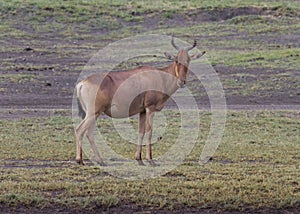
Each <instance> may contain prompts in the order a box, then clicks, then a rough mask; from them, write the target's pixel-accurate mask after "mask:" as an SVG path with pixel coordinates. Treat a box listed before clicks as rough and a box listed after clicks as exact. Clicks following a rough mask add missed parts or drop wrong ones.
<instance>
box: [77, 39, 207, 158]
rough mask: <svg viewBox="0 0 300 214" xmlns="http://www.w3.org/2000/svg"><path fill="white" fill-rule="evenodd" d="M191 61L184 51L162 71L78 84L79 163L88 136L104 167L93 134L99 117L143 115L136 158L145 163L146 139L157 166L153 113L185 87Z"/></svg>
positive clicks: (142, 70) (150, 69)
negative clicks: (80, 117)
mask: <svg viewBox="0 0 300 214" xmlns="http://www.w3.org/2000/svg"><path fill="white" fill-rule="evenodd" d="M172 44H173V39H172ZM193 47H194V46H193ZM202 55H203V54H201V56H202ZM198 57H200V55H198ZM189 62H190V56H189V55H188V51H187V50H184V49H182V50H179V52H178V54H177V55H176V56H175V57H174V61H173V62H172V63H171V64H170V65H169V66H168V67H166V68H163V69H156V68H153V67H150V66H141V67H138V68H135V69H132V70H129V71H126V72H110V73H107V74H103V73H100V74H93V75H91V76H89V77H87V78H86V79H84V80H82V81H81V82H79V83H78V84H77V86H76V87H77V96H78V99H79V101H80V104H81V106H82V108H83V109H84V111H85V113H86V116H85V118H84V119H83V120H82V122H81V123H80V124H79V125H78V126H77V128H76V131H75V132H76V142H77V155H76V160H77V162H78V163H80V164H83V160H82V138H83V136H84V134H86V136H87V138H88V140H89V142H90V144H91V146H92V149H93V151H94V154H95V157H96V161H97V162H99V163H100V164H103V160H102V159H101V157H100V155H99V152H98V150H97V148H96V145H95V142H94V136H93V131H94V129H95V123H96V119H97V117H98V116H99V115H100V114H101V113H102V112H104V113H105V114H106V115H108V116H110V117H114V118H124V117H129V116H132V115H136V114H139V115H140V119H139V135H138V145H137V152H136V155H135V158H136V160H137V161H138V162H139V163H140V164H143V162H142V156H141V152H142V141H143V138H144V137H146V159H147V160H148V161H149V162H150V164H154V162H153V161H152V151H151V136H152V124H153V116H154V112H155V111H160V110H161V109H162V108H163V107H164V105H165V103H166V101H167V99H168V98H169V97H170V96H171V95H172V94H173V93H174V92H175V91H176V90H177V89H178V88H179V87H183V86H184V85H185V84H186V79H187V75H188V66H189Z"/></svg>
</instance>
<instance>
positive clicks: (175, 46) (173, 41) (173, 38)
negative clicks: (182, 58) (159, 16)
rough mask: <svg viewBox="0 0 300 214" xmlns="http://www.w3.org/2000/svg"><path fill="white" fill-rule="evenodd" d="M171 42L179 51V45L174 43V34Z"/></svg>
mask: <svg viewBox="0 0 300 214" xmlns="http://www.w3.org/2000/svg"><path fill="white" fill-rule="evenodd" d="M171 44H172V46H173V47H174V48H175V49H176V50H178V51H179V47H178V46H177V45H175V43H174V34H172V40H171Z"/></svg>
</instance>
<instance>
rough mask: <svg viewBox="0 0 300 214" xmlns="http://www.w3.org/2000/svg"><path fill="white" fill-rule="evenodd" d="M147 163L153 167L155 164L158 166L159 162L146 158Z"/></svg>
mask: <svg viewBox="0 0 300 214" xmlns="http://www.w3.org/2000/svg"><path fill="white" fill-rule="evenodd" d="M148 163H149V164H150V166H153V167H155V166H159V164H157V163H155V161H154V160H152V159H151V160H148Z"/></svg>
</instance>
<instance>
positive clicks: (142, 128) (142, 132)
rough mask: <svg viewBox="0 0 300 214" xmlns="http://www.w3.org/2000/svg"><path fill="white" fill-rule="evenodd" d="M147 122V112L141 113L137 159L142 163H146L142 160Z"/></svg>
mask: <svg viewBox="0 0 300 214" xmlns="http://www.w3.org/2000/svg"><path fill="white" fill-rule="evenodd" d="M145 122H146V113H140V118H139V133H138V144H137V150H136V153H135V159H136V160H137V161H138V163H139V164H140V165H144V163H143V161H142V142H143V138H144V135H145Z"/></svg>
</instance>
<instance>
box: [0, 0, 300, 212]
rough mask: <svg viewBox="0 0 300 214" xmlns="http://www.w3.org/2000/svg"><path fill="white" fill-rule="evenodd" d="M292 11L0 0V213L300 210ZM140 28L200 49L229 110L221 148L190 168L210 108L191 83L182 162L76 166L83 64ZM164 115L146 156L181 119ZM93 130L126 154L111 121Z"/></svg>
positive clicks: (257, 6) (222, 4)
mask: <svg viewBox="0 0 300 214" xmlns="http://www.w3.org/2000/svg"><path fill="white" fill-rule="evenodd" d="M299 10H300V4H299V2H298V1H284V2H276V1H260V2H258V1H252V0H247V1H201V3H198V1H193V0H192V1H155V0H154V1H149V2H148V1H114V0H110V1H101V2H100V1H96V0H93V1H75V0H73V1H58V0H56V1H51V2H48V1H41V0H28V1H25V2H23V1H19V0H12V1H9V2H7V1H0V38H1V39H0V42H1V47H0V50H1V51H0V59H1V60H0V62H1V66H0V81H1V87H0V97H1V111H0V115H1V120H0V128H1V131H0V135H1V136H0V137H1V138H0V139H1V144H0V145H1V147H0V148H1V153H0V160H1V174H0V208H1V212H4V213H13V212H16V213H18V212H23V213H28V212H31V213H40V212H43V213H47V212H49V213H50V212H51V213H53V212H58V213H69V212H70V213H71V212H72V213H82V212H91V213H93V212H94V213H96V212H101V211H103V212H107V213H109V212H116V213H119V212H125V213H132V212H138V213H151V212H153V213H168V212H178V213H183V212H184V213H188V212H194V213H198V212H200V213H215V212H224V213H247V212H248V213H253V212H256V213H297V212H300V180H299V177H300V169H299V165H300V164H299V163H300V152H299V151H300V134H299V133H300V132H299V127H300V122H299V117H300V108H299V106H300V99H299V96H300V84H299V83H300V74H299V67H300V60H299V54H300V49H299V46H300V43H299V41H300V36H299V35H300V24H299V23H300V12H299ZM148 33H154V34H163V35H170V34H171V33H174V34H175V36H176V37H177V38H180V39H182V40H185V41H187V42H190V43H192V42H193V39H194V38H196V39H197V40H198V48H199V50H206V51H207V58H208V59H209V61H210V62H211V64H212V65H213V67H214V69H215V70H216V72H217V73H218V75H219V78H220V79H221V82H222V84H223V87H224V91H225V95H226V100H227V104H228V108H229V111H228V115H227V123H226V130H225V133H224V137H223V140H222V143H221V145H220V146H219V148H218V150H217V151H216V153H215V155H214V157H213V158H212V160H210V162H208V163H207V164H206V165H200V164H199V163H198V159H199V154H200V153H201V150H202V148H203V146H204V143H205V140H206V138H207V135H208V132H209V127H210V122H211V113H210V112H209V111H207V110H205V109H207V108H208V107H209V100H208V98H207V95H206V92H205V89H204V88H203V86H201V84H200V85H195V84H194V82H193V81H191V82H190V83H189V84H190V87H191V88H192V89H193V92H194V93H195V96H196V100H197V101H198V105H199V107H200V109H203V110H200V122H201V126H200V130H199V137H198V140H197V143H196V145H195V147H194V149H193V150H192V152H191V153H190V154H189V155H188V157H187V158H186V160H185V161H184V162H183V163H182V164H181V165H180V166H179V167H178V168H176V169H174V170H172V171H170V172H168V173H167V174H165V175H163V176H161V177H158V178H154V179H149V180H137V181H130V180H124V179H119V178H115V177H113V176H111V175H109V174H107V173H106V172H105V170H104V169H103V168H99V167H97V166H94V165H92V164H91V162H89V161H88V159H86V163H87V165H85V166H77V165H76V164H75V162H74V159H75V141H74V140H75V139H74V131H73V130H74V128H73V124H72V119H71V104H72V96H73V90H74V86H75V83H76V81H77V78H78V76H79V74H80V72H81V70H82V69H83V66H84V65H85V64H86V63H87V62H88V60H89V59H90V58H91V57H92V56H93V54H95V53H96V52H97V51H98V50H99V49H101V48H103V47H105V46H106V45H108V44H109V43H111V42H114V41H117V40H119V39H122V38H126V37H129V36H134V35H139V34H148ZM124 51H126V50H124ZM159 54H162V53H158V55H159ZM152 61H153V60H152ZM152 61H151V62H150V64H151V63H152V64H153V65H155V66H162V65H163V64H164V63H162V62H161V61H160V62H152ZM154 61H155V60H154ZM165 63H168V62H167V61H166V62H165ZM138 64H141V62H140V61H138V62H135V61H133V62H131V64H130V63H129V64H127V65H122V66H128V67H130V66H132V65H134V66H137V65H138ZM123 68H124V69H125V67H123ZM176 116H177V117H176ZM168 118H169V120H170V121H171V122H170V123H169V124H170V125H169V126H168V127H167V131H168V132H167V133H166V134H165V135H164V136H162V139H161V140H160V141H159V143H156V144H154V157H155V156H156V157H158V156H159V155H161V154H162V153H163V152H165V151H166V150H167V149H168V148H169V147H170V146H171V145H172V142H173V141H174V139H175V138H176V131H178V123H179V121H178V114H176V113H173V112H172V111H171V112H170V115H169V116H168ZM131 123H132V124H133V125H134V126H135V127H136V126H137V121H136V119H135V118H133V119H131ZM98 125H99V127H101V128H102V129H103V133H105V135H106V136H107V139H108V141H109V144H110V145H111V147H112V148H114V149H115V150H116V151H117V152H119V153H121V154H122V155H124V156H127V157H128V158H132V156H133V154H134V150H135V146H134V145H133V144H128V143H126V142H124V140H122V139H121V138H120V136H118V134H117V133H115V132H113V131H111V130H113V126H112V124H111V122H110V121H108V120H101V121H99V123H98ZM146 167H147V166H146Z"/></svg>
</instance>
